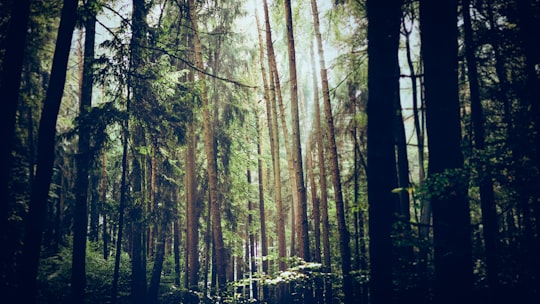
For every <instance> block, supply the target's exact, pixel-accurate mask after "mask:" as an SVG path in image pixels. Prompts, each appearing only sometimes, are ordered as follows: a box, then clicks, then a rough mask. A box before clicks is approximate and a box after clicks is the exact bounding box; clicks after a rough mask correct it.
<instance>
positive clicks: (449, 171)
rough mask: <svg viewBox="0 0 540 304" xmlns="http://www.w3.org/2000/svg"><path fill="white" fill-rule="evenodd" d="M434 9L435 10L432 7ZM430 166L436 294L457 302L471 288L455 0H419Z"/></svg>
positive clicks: (441, 300)
mask: <svg viewBox="0 0 540 304" xmlns="http://www.w3.org/2000/svg"><path fill="white" fill-rule="evenodd" d="M434 12H438V13H436V14H435V13H434ZM420 25H421V41H422V53H423V56H424V79H425V80H424V83H425V96H426V119H427V120H426V124H427V130H428V148H429V167H428V174H429V177H430V179H431V182H432V183H441V182H442V183H444V184H445V185H446V186H445V187H444V188H443V189H432V191H431V193H430V194H431V203H432V208H433V234H434V245H435V252H434V264H435V300H436V302H437V303H441V304H444V303H460V302H466V301H468V300H469V296H470V292H471V288H472V279H473V278H472V245H471V235H470V233H471V230H470V214H469V204H468V201H467V198H466V194H467V177H466V176H465V174H464V172H463V155H462V152H461V145H460V144H461V126H460V113H459V99H458V77H457V50H458V45H457V35H458V31H457V1H456V0H446V1H437V2H436V3H435V2H433V1H429V0H421V1H420Z"/></svg>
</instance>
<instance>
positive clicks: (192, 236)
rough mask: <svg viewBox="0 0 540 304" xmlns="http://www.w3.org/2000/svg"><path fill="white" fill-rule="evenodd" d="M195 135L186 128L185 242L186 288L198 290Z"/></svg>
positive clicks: (191, 128)
mask: <svg viewBox="0 0 540 304" xmlns="http://www.w3.org/2000/svg"><path fill="white" fill-rule="evenodd" d="M196 144H197V143H196V135H195V131H194V126H193V124H191V125H190V126H189V127H188V145H187V149H186V241H187V246H186V247H187V248H186V249H187V250H186V254H187V257H186V258H187V265H188V269H186V271H187V273H186V275H187V277H188V286H187V288H188V289H190V290H198V284H199V252H198V251H199V248H198V247H199V211H198V206H197V201H198V199H197V188H196V187H197V185H196V181H195V178H196V172H195V161H196V159H195V153H196Z"/></svg>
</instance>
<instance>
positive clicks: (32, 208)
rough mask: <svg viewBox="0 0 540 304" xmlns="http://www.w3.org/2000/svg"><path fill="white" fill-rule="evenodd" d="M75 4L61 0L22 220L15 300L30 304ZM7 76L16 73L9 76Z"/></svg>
mask: <svg viewBox="0 0 540 304" xmlns="http://www.w3.org/2000/svg"><path fill="white" fill-rule="evenodd" d="M77 4H78V1H76V0H65V1H64V5H63V7H62V13H61V19H60V26H59V28H58V37H57V41H56V48H55V52H54V57H53V63H52V71H51V79H50V82H49V86H48V88H47V93H46V96H45V102H44V105H43V110H42V114H41V120H40V125H39V133H38V159H37V163H36V164H37V171H36V176H35V180H34V183H33V184H32V193H31V196H30V203H29V205H28V208H29V210H28V214H27V216H26V217H25V219H24V221H25V235H24V243H23V248H22V253H21V256H20V263H18V265H20V267H19V269H18V270H17V271H18V274H19V277H18V278H19V280H18V282H19V285H18V286H19V290H18V299H19V300H20V301H21V303H34V302H35V301H36V295H37V274H38V266H39V254H40V249H41V235H42V232H43V224H44V221H45V218H44V216H45V214H46V210H47V200H48V196H49V189H50V185H51V179H52V173H53V165H54V150H55V143H56V121H57V118H58V111H59V109H60V103H61V101H62V94H63V91H64V84H65V81H66V71H67V63H68V58H69V51H70V46H71V39H72V37H73V30H74V28H75V23H76V19H77V18H76V16H77ZM10 77H16V76H13V75H11V76H10ZM8 118H9V117H8ZM10 136H13V134H10ZM8 137H9V136H8ZM6 138H7V137H6Z"/></svg>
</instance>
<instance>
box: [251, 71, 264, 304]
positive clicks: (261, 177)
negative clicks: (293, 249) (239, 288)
mask: <svg viewBox="0 0 540 304" xmlns="http://www.w3.org/2000/svg"><path fill="white" fill-rule="evenodd" d="M263 75H265V74H263ZM257 117H259V115H257ZM257 130H258V131H259V138H258V141H257V155H258V156H259V157H258V159H257V173H258V177H259V222H260V226H261V255H262V256H263V257H267V256H268V238H267V236H266V212H265V206H264V174H263V164H262V157H263V155H264V154H263V151H262V142H263V130H262V127H261V126H260V123H259V119H258V118H257ZM251 256H252V259H254V258H255V255H254V253H252V254H251ZM262 272H263V274H268V260H267V259H263V261H262ZM267 295H268V287H267V286H266V284H265V285H263V296H265V297H266V296H267ZM254 298H255V299H258V297H256V296H255V293H254Z"/></svg>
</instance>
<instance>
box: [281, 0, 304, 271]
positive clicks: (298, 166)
mask: <svg viewBox="0 0 540 304" xmlns="http://www.w3.org/2000/svg"><path fill="white" fill-rule="evenodd" d="M283 3H284V7H285V21H286V24H287V49H288V53H289V74H290V86H291V116H292V149H291V152H292V156H293V157H292V159H293V164H294V170H295V177H296V178H295V179H296V192H297V193H298V210H297V212H299V213H300V217H301V218H302V223H301V225H300V227H301V228H302V230H301V231H300V233H299V235H301V236H302V238H301V239H299V240H298V253H299V256H300V257H301V258H302V259H304V260H306V261H310V255H309V236H308V220H307V199H306V187H305V184H304V169H303V166H302V147H301V145H300V121H299V111H298V81H297V79H296V54H295V47H294V34H293V24H292V12H291V1H290V0H285V1H284V2H283Z"/></svg>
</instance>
